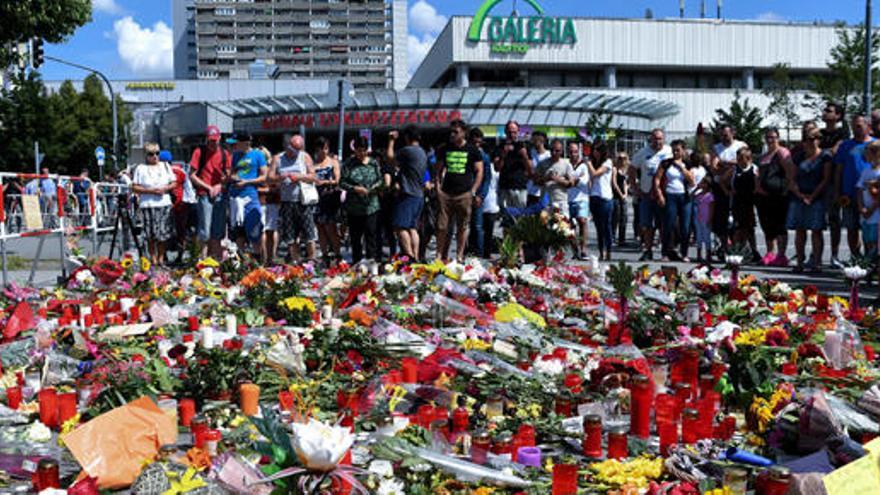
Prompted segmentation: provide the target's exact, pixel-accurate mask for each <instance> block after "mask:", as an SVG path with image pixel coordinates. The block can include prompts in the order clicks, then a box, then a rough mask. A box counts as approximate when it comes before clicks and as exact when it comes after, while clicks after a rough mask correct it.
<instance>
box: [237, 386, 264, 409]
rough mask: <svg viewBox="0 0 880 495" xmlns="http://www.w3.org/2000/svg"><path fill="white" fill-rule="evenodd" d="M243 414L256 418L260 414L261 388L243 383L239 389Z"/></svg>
mask: <svg viewBox="0 0 880 495" xmlns="http://www.w3.org/2000/svg"><path fill="white" fill-rule="evenodd" d="M239 394H240V396H241V404H240V405H241V413H242V414H244V415H245V416H256V415H257V413H259V412H260V386H259V385H257V384H255V383H242V384H241V387H240V388H239Z"/></svg>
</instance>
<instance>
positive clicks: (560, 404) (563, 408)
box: [553, 393, 571, 418]
mask: <svg viewBox="0 0 880 495" xmlns="http://www.w3.org/2000/svg"><path fill="white" fill-rule="evenodd" d="M553 411H554V412H555V413H556V415H557V416H562V417H563V418H568V417H570V416H571V395H570V394H568V393H563V394H560V395H559V396H557V397H556V402H555V404H554V405H553Z"/></svg>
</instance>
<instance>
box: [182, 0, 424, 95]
mask: <svg viewBox="0 0 880 495" xmlns="http://www.w3.org/2000/svg"><path fill="white" fill-rule="evenodd" d="M172 5H173V7H172V10H173V14H172V17H173V23H174V28H173V29H174V75H175V78H177V79H265V78H272V79H310V78H314V79H338V78H345V79H346V80H348V81H349V82H351V83H352V85H353V86H354V87H355V88H359V89H381V88H390V89H402V88H403V87H404V86H405V85H406V78H407V69H406V67H407V64H406V53H407V48H406V33H407V22H406V21H407V19H406V13H407V2H406V0H347V1H343V0H238V1H235V0H225V1H224V0H173V4H172Z"/></svg>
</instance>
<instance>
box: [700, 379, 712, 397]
mask: <svg viewBox="0 0 880 495" xmlns="http://www.w3.org/2000/svg"><path fill="white" fill-rule="evenodd" d="M713 390H715V377H714V376H712V375H711V374H704V375H700V397H705V396H706V394H707V393H708V392H711V391H713Z"/></svg>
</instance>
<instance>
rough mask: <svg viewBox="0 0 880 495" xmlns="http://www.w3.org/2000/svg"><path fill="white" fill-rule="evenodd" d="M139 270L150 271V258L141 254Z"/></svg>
mask: <svg viewBox="0 0 880 495" xmlns="http://www.w3.org/2000/svg"><path fill="white" fill-rule="evenodd" d="M141 271H142V272H144V273H146V272H148V271H150V260H148V259H146V258H144V257H143V256H141Z"/></svg>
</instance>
